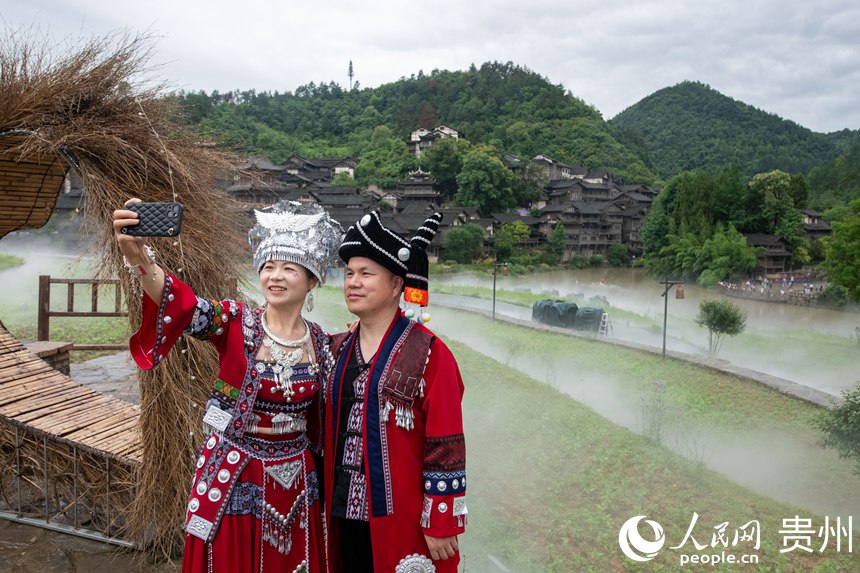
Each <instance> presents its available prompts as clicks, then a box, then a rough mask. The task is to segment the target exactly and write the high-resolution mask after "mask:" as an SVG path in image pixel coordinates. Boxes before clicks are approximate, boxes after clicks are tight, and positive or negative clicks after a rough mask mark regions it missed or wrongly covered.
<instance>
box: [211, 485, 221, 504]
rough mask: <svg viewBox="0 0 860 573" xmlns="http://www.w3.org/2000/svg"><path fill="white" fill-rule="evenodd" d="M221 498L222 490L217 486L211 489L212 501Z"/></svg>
mask: <svg viewBox="0 0 860 573" xmlns="http://www.w3.org/2000/svg"><path fill="white" fill-rule="evenodd" d="M219 499H221V490H220V489H218V488H217V487H213V488H212V489H210V490H209V500H210V501H218V500H219Z"/></svg>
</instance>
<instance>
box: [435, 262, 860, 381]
mask: <svg viewBox="0 0 860 573" xmlns="http://www.w3.org/2000/svg"><path fill="white" fill-rule="evenodd" d="M434 280H435V281H437V283H447V284H454V285H465V286H482V287H489V288H492V286H493V277H492V275H476V274H471V273H457V274H451V275H443V276H439V277H435V278H434ZM496 280H497V285H496V287H497V288H498V289H505V290H522V291H528V292H532V293H536V294H541V293H544V294H547V295H548V298H553V297H560V298H570V297H574V296H576V295H583V296H584V297H585V298H590V297H594V296H601V297H604V298H605V299H606V301H607V302H608V303H609V305H610V306H611V307H613V308H615V309H619V310H620V311H623V312H620V313H617V316H612V310H610V311H609V312H610V319H611V321H612V331H611V336H613V337H616V338H618V339H621V340H629V341H633V342H637V343H640V344H646V345H650V346H654V347H656V348H660V347H661V346H662V343H663V334H662V326H663V309H664V306H663V305H664V301H663V297H662V296H661V294H662V292H663V288H664V287H663V285H661V284H659V283H658V282H656V281H655V280H653V279H650V278H648V277H647V276H645V273H644V271H643V270H642V269H581V270H569V271H550V272H546V273H537V274H530V275H522V276H517V277H513V276H509V277H505V276H502V274H501V273H499V274H498V275H497V278H496ZM683 289H684V298H683V299H678V298H676V296H675V289H672V290H670V291H669V301H668V312H667V314H668V319H667V328H666V331H667V336H666V347H667V349H668V350H674V351H678V352H684V353H688V354H698V355H703V356H706V355H707V354H708V332H707V330H706V329H704V328H702V327H700V326H698V325H696V323H695V321H694V319H695V316H696V314H697V313H698V309H699V303H700V302H701V301H702V300H707V299H716V298H720V297H722V296H723V295H721V294H719V293H718V292H716V291H713V290H708V289H703V288H699V287H697V286H696V285H692V284H685V285H683ZM444 298H445V297H444V296H442V295H439V298H437V299H436V300H440V301H441V300H444ZM456 298H457V299H460V302H462V298H461V297H456ZM449 300H452V299H449ZM731 300H733V301H734V302H735V303H736V304H738V305H739V306H741V307H742V308H743V310H744V312H746V314H747V327H746V330H745V331H744V333H742V334H741V335H739V336H737V337H734V338H729V337H727V338H726V339H725V341H724V343H723V346H722V348H721V349H720V351H719V354H718V357H719V358H721V359H723V360H726V361H728V362H730V363H733V364H737V365H738V366H742V367H744V368H749V369H751V370H757V371H759V372H763V373H766V374H771V375H773V376H779V377H781V378H785V379H787V380H791V381H793V382H797V383H799V384H804V385H807V386H811V387H813V388H816V389H818V390H821V391H823V392H827V393H829V394H833V395H839V394H840V393H841V392H842V391H843V390H846V389H849V388H852V387H853V386H854V385H856V384H857V383H858V382H860V374H859V373H858V372H860V341H858V339H857V337H856V335H855V328H857V327H858V326H860V314H857V313H852V312H840V311H835V310H829V309H824V308H815V307H807V306H796V305H789V304H778V303H768V302H761V301H755V300H745V299H731ZM471 301H472V302H471V303H470V304H473V305H475V304H478V305H480V306H485V304H486V303H478V302H477V301H475V300H474V299H471ZM496 311H497V312H500V313H503V314H509V315H511V316H516V317H518V318H530V317H531V312H530V310H528V309H523V308H522V307H516V306H514V305H506V304H499V303H497V306H496Z"/></svg>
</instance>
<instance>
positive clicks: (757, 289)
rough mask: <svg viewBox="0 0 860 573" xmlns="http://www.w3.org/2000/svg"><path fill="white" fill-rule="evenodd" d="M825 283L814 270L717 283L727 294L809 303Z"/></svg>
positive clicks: (822, 288)
mask: <svg viewBox="0 0 860 573" xmlns="http://www.w3.org/2000/svg"><path fill="white" fill-rule="evenodd" d="M826 285H827V283H826V281H825V280H824V279H823V277H821V276H819V275H818V274H817V273H814V272H805V273H803V274H794V273H777V274H774V275H767V276H764V277H762V276H758V277H756V278H755V279H748V280H746V281H743V282H731V281H720V282H719V283H718V286H719V288H720V290H721V291H722V292H723V293H724V294H726V295H728V296H735V297H740V298H750V299H756V300H770V301H773V302H793V303H796V304H810V303H811V302H813V301H814V300H815V299H816V298H817V297H818V295H819V294H820V293H821V292H822V291H823V290H824V287H825V286H826Z"/></svg>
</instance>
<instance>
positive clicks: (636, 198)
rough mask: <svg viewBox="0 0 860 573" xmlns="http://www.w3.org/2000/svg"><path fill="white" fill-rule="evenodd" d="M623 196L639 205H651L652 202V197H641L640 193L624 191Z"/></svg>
mask: <svg viewBox="0 0 860 573" xmlns="http://www.w3.org/2000/svg"><path fill="white" fill-rule="evenodd" d="M624 195H626V196H627V197H630V198H631V199H633V200H634V201H638V202H640V203H651V202H653V201H654V198H653V197H649V196H648V195H643V194H642V193H637V192H635V191H624Z"/></svg>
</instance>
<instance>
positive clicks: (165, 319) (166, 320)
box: [164, 316, 173, 324]
mask: <svg viewBox="0 0 860 573" xmlns="http://www.w3.org/2000/svg"><path fill="white" fill-rule="evenodd" d="M171 322H173V319H172V318H170V317H169V316H165V317H164V324H170V323H171Z"/></svg>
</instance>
